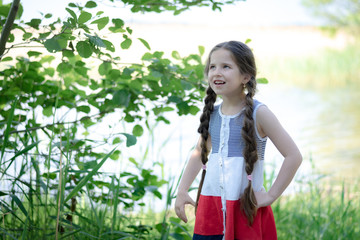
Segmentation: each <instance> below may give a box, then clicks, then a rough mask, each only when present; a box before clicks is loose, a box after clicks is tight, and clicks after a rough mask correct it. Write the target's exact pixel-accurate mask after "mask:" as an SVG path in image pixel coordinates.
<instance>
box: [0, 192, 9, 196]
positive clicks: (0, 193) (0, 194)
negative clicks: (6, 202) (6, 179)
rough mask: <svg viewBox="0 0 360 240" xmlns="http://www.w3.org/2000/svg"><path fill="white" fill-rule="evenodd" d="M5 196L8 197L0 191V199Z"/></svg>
mask: <svg viewBox="0 0 360 240" xmlns="http://www.w3.org/2000/svg"><path fill="white" fill-rule="evenodd" d="M6 195H8V194H7V193H5V192H2V191H0V197H2V196H6Z"/></svg>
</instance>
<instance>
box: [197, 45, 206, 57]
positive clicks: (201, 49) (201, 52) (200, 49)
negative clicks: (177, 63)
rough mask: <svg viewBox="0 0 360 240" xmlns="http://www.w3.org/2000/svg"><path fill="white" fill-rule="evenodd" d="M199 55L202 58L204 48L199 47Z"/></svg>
mask: <svg viewBox="0 0 360 240" xmlns="http://www.w3.org/2000/svg"><path fill="white" fill-rule="evenodd" d="M198 48H199V53H200V56H203V55H204V53H205V47H204V46H199V47H198Z"/></svg>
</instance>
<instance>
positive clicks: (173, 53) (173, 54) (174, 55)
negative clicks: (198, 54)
mask: <svg viewBox="0 0 360 240" xmlns="http://www.w3.org/2000/svg"><path fill="white" fill-rule="evenodd" d="M171 56H172V57H173V58H175V59H176V60H180V59H181V56H180V54H179V52H178V51H172V53H171Z"/></svg>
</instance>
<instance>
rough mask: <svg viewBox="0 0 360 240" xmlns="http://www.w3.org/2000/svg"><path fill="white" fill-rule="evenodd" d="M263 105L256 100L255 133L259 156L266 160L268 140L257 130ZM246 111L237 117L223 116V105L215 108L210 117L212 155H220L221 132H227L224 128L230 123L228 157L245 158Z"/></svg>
mask: <svg viewBox="0 0 360 240" xmlns="http://www.w3.org/2000/svg"><path fill="white" fill-rule="evenodd" d="M261 105H263V104H262V103H261V102H259V101H257V100H254V113H253V119H254V122H255V123H254V124H255V132H256V137H255V139H256V143H257V150H258V155H259V160H264V155H265V147H266V140H267V138H262V137H261V136H260V135H259V133H258V131H257V128H256V112H257V109H258V107H260V106H261ZM243 113H244V109H242V110H241V112H240V113H238V114H235V115H223V114H222V113H221V105H217V106H215V107H214V111H213V112H212V114H211V117H210V126H209V130H210V136H211V145H212V153H219V151H220V147H221V145H220V143H221V140H220V130H221V129H223V130H225V131H226V130H227V129H225V128H224V126H226V125H227V124H226V123H225V122H226V121H229V123H228V127H229V130H228V131H229V134H228V135H229V136H228V139H226V140H227V142H226V144H227V145H228V149H227V156H226V157H243V149H244V146H245V145H244V144H245V143H244V140H243V138H242V135H241V133H242V127H243V122H244V114H243Z"/></svg>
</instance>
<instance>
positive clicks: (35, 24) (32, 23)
mask: <svg viewBox="0 0 360 240" xmlns="http://www.w3.org/2000/svg"><path fill="white" fill-rule="evenodd" d="M26 24H27V25H29V26H30V27H33V28H35V29H37V30H39V26H40V24H41V19H38V18H33V19H31V20H30V22H27V23H26Z"/></svg>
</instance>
